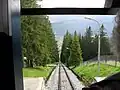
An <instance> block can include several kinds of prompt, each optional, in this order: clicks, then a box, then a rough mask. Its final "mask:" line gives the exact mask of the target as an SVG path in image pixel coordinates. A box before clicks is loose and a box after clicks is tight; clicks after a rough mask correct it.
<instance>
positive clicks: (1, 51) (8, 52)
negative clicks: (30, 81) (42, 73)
mask: <svg viewBox="0 0 120 90" xmlns="http://www.w3.org/2000/svg"><path fill="white" fill-rule="evenodd" d="M0 58H1V65H0V69H1V76H0V77H1V82H2V83H1V89H2V88H3V90H23V76H22V75H23V74H22V67H23V62H22V53H21V43H20V0H0Z"/></svg>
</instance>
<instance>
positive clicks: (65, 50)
mask: <svg viewBox="0 0 120 90" xmlns="http://www.w3.org/2000/svg"><path fill="white" fill-rule="evenodd" d="M71 39H72V37H71V34H70V33H69V32H68V31H67V32H66V34H65V36H64V39H63V45H62V50H61V62H62V63H65V64H67V66H68V59H69V56H70V44H71Z"/></svg>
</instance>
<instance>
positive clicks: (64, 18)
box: [49, 15, 115, 23]
mask: <svg viewBox="0 0 120 90" xmlns="http://www.w3.org/2000/svg"><path fill="white" fill-rule="evenodd" d="M85 17H89V18H93V19H96V20H97V21H98V22H100V23H103V22H104V21H110V22H111V18H114V17H115V15H49V19H50V21H51V23H56V22H61V21H69V20H86V19H85ZM109 19H110V20H109ZM87 21H88V20H86V22H87Z"/></svg>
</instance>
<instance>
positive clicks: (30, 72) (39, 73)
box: [23, 66, 53, 77]
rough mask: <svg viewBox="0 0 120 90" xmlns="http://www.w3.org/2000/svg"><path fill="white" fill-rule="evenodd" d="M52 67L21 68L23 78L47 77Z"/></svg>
mask: <svg viewBox="0 0 120 90" xmlns="http://www.w3.org/2000/svg"><path fill="white" fill-rule="evenodd" d="M52 68H53V67H47V66H46V67H42V66H40V67H36V68H23V76H24V77H47V76H48V75H49V73H50V72H51V70H52Z"/></svg>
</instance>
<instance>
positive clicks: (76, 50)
mask: <svg viewBox="0 0 120 90" xmlns="http://www.w3.org/2000/svg"><path fill="white" fill-rule="evenodd" d="M82 61H83V58H82V50H81V47H80V44H79V37H78V35H77V32H76V31H75V32H74V36H73V38H72V43H71V45H70V58H69V61H68V62H69V66H75V67H76V66H78V65H80V63H82Z"/></svg>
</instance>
